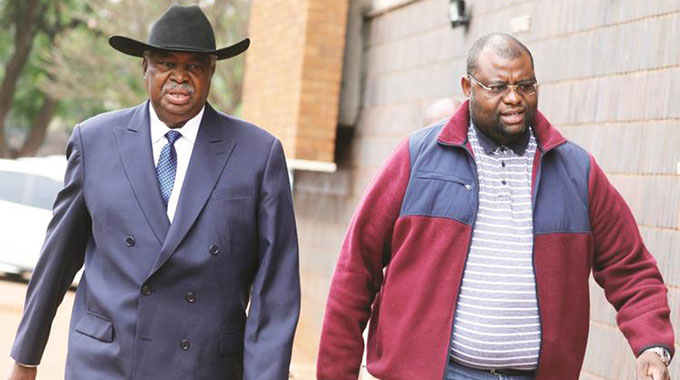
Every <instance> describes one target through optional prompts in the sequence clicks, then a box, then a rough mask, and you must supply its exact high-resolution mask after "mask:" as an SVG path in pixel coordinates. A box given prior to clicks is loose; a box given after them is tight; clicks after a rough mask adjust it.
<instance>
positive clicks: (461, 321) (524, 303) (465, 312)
mask: <svg viewBox="0 0 680 380" xmlns="http://www.w3.org/2000/svg"><path fill="white" fill-rule="evenodd" d="M461 85H462V88H463V91H464V93H465V94H466V95H467V96H468V97H469V101H467V102H465V103H464V104H463V105H462V106H461V107H460V108H459V109H458V111H457V113H456V114H455V115H454V116H453V117H452V118H451V119H450V120H448V121H442V122H440V123H437V124H435V125H434V126H432V127H430V128H426V129H423V130H420V131H418V132H416V133H414V134H413V135H411V136H409V138H408V139H406V140H405V141H404V142H403V143H402V144H401V145H400V146H399V147H398V148H397V150H396V152H395V153H394V154H393V156H392V157H391V158H390V159H389V160H388V162H387V163H386V165H385V167H384V168H383V169H382V171H381V172H380V174H379V175H378V177H377V179H376V180H375V182H374V183H373V185H372V187H371V188H370V189H369V191H368V192H367V193H366V195H365V198H364V199H363V201H362V203H361V204H360V205H359V208H358V210H357V211H356V214H355V216H354V218H353V220H352V223H351V225H350V227H349V231H348V233H347V236H346V238H345V242H344V244H343V247H342V251H341V254H340V259H339V261H338V264H337V268H336V272H335V275H334V278H333V282H332V285H331V290H330V295H329V297H328V304H327V308H326V316H325V321H324V327H323V332H322V336H321V345H320V349H319V356H318V363H317V366H318V368H317V369H318V373H317V374H318V378H319V379H333V380H343V379H356V378H357V373H358V371H359V366H360V363H361V356H362V352H363V340H362V335H361V334H362V330H363V329H364V327H365V326H366V323H367V321H368V320H369V319H370V320H371V325H370V328H369V337H368V350H367V362H368V370H369V372H371V373H372V374H373V375H375V376H376V377H378V378H381V379H393V380H398V379H403V380H408V379H445V380H454V379H498V378H503V379H517V380H520V379H539V380H549V379H560V380H570V379H577V378H578V376H579V371H580V369H581V365H582V362H583V357H584V353H585V348H586V340H587V337H588V323H589V320H588V319H589V315H588V314H589V313H588V310H589V301H588V294H589V293H588V276H589V274H590V272H591V270H592V271H593V274H594V277H595V280H596V281H597V282H598V284H600V286H602V287H603V288H604V291H605V293H606V294H607V298H608V299H609V301H610V302H611V303H612V304H613V306H614V307H615V308H616V309H617V311H618V314H617V320H618V323H619V327H620V328H621V330H622V331H623V333H624V335H625V336H626V337H627V339H628V341H629V343H630V345H631V348H632V349H633V351H634V353H635V355H636V356H637V363H636V365H637V376H638V378H640V379H654V380H669V379H670V375H669V373H668V370H667V368H666V367H667V365H668V364H669V361H670V356H671V355H672V353H673V340H674V338H673V330H672V327H671V325H670V321H669V313H670V311H669V307H668V303H667V299H666V287H665V286H664V283H663V279H662V278H661V275H660V273H659V271H658V269H657V267H656V262H655V260H654V258H653V257H652V256H651V254H650V253H649V252H648V251H647V249H646V248H645V246H644V244H643V242H642V239H641V237H640V234H639V232H638V230H637V226H636V224H635V220H634V219H633V216H632V214H631V213H630V211H629V209H628V207H627V205H626V204H625V202H624V201H623V199H622V198H621V196H620V195H619V194H618V193H617V192H616V190H615V189H614V187H613V186H612V185H611V184H610V183H609V181H608V180H607V178H606V177H605V175H604V173H603V171H602V169H600V167H599V166H598V165H597V163H596V162H595V161H594V159H593V157H592V156H590V155H589V154H588V153H587V152H586V151H584V150H583V149H582V148H580V147H579V146H577V145H575V144H573V143H571V142H569V141H567V140H566V139H565V138H564V137H562V135H560V133H559V132H558V131H557V130H556V129H555V128H554V127H552V126H551V125H550V122H549V121H548V120H547V119H546V118H545V117H544V116H543V115H542V114H541V113H539V112H538V111H537V104H538V88H537V87H538V86H537V82H536V77H535V75H534V66H533V58H532V56H531V53H530V52H529V50H528V49H527V48H526V46H524V45H523V44H522V43H521V42H519V41H518V40H516V39H515V38H513V37H511V36H509V35H506V34H498V33H496V34H491V35H487V36H485V37H482V38H481V39H480V40H478V41H477V42H475V44H474V45H473V46H472V48H471V49H470V52H469V55H468V61H467V75H466V76H464V77H463V78H462V79H461Z"/></svg>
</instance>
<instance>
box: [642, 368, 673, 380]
mask: <svg viewBox="0 0 680 380" xmlns="http://www.w3.org/2000/svg"><path fill="white" fill-rule="evenodd" d="M647 376H648V377H651V378H652V379H653V380H670V379H671V377H670V374H669V373H668V369H667V368H666V367H665V366H664V367H663V368H659V367H656V366H654V365H650V366H649V367H648V369H647Z"/></svg>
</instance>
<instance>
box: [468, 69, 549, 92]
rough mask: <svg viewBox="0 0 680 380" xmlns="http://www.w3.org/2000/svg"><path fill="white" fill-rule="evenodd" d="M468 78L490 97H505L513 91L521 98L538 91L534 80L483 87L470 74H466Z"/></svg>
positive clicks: (483, 85)
mask: <svg viewBox="0 0 680 380" xmlns="http://www.w3.org/2000/svg"><path fill="white" fill-rule="evenodd" d="M467 76H468V78H470V79H472V80H473V81H475V83H477V84H478V85H479V86H480V87H481V88H483V89H485V90H486V91H488V92H489V93H490V94H491V95H493V96H505V95H507V94H509V93H510V91H512V90H515V91H517V93H518V94H519V95H522V96H529V95H534V94H535V93H536V90H537V89H538V83H537V82H536V80H535V79H534V80H525V81H522V82H519V83H517V84H510V83H494V84H491V85H488V86H487V85H485V84H484V83H482V82H480V81H479V80H478V79H477V78H475V77H474V76H473V75H472V74H470V73H468V75H467Z"/></svg>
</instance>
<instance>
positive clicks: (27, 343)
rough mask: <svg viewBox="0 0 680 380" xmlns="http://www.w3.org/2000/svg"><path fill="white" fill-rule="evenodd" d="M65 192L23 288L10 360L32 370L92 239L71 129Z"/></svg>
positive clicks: (77, 143) (75, 134)
mask: <svg viewBox="0 0 680 380" xmlns="http://www.w3.org/2000/svg"><path fill="white" fill-rule="evenodd" d="M66 156H67V159H68V165H67V169H66V174H65V177H64V188H63V189H62V190H61V191H60V192H59V194H58V195H57V199H56V201H55V203H54V208H53V216H52V220H51V221H50V223H49V225H48V227H47V235H46V238H45V242H44V244H43V247H42V251H41V253H40V259H39V260H38V263H37V265H36V267H35V270H34V271H33V274H32V276H31V281H30V283H29V284H28V290H27V293H26V301H25V304H24V313H23V316H22V318H21V322H20V323H19V328H18V330H17V335H16V338H15V340H14V346H13V347H12V351H11V356H12V358H14V360H16V361H17V362H18V363H21V364H27V365H37V364H39V363H40V359H41V358H42V354H43V351H44V349H45V345H46V344H47V339H48V337H49V334H50V329H51V326H52V319H53V318H54V315H55V313H56V311H57V307H58V306H59V304H60V303H61V301H62V299H63V298H64V294H65V293H66V291H67V290H68V288H69V286H70V285H71V283H72V282H73V277H74V276H75V274H76V273H77V272H78V270H79V269H80V268H81V267H82V265H83V260H84V255H85V248H86V246H87V243H88V241H89V240H90V236H91V220H90V216H89V214H88V211H87V208H86V206H85V201H84V199H83V152H82V147H81V141H80V129H79V127H76V128H75V129H74V130H73V134H72V135H71V138H70V140H69V142H68V145H67V149H66Z"/></svg>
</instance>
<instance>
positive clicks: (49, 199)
mask: <svg viewBox="0 0 680 380" xmlns="http://www.w3.org/2000/svg"><path fill="white" fill-rule="evenodd" d="M33 181H34V182H33V191H32V192H31V195H32V197H31V198H30V199H28V203H29V204H30V205H31V206H33V207H39V208H42V209H45V210H52V205H53V204H54V200H55V199H56V198H57V193H58V192H59V190H61V188H62V187H63V186H62V183H61V181H55V180H53V179H52V178H47V177H43V176H40V175H36V176H33Z"/></svg>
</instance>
